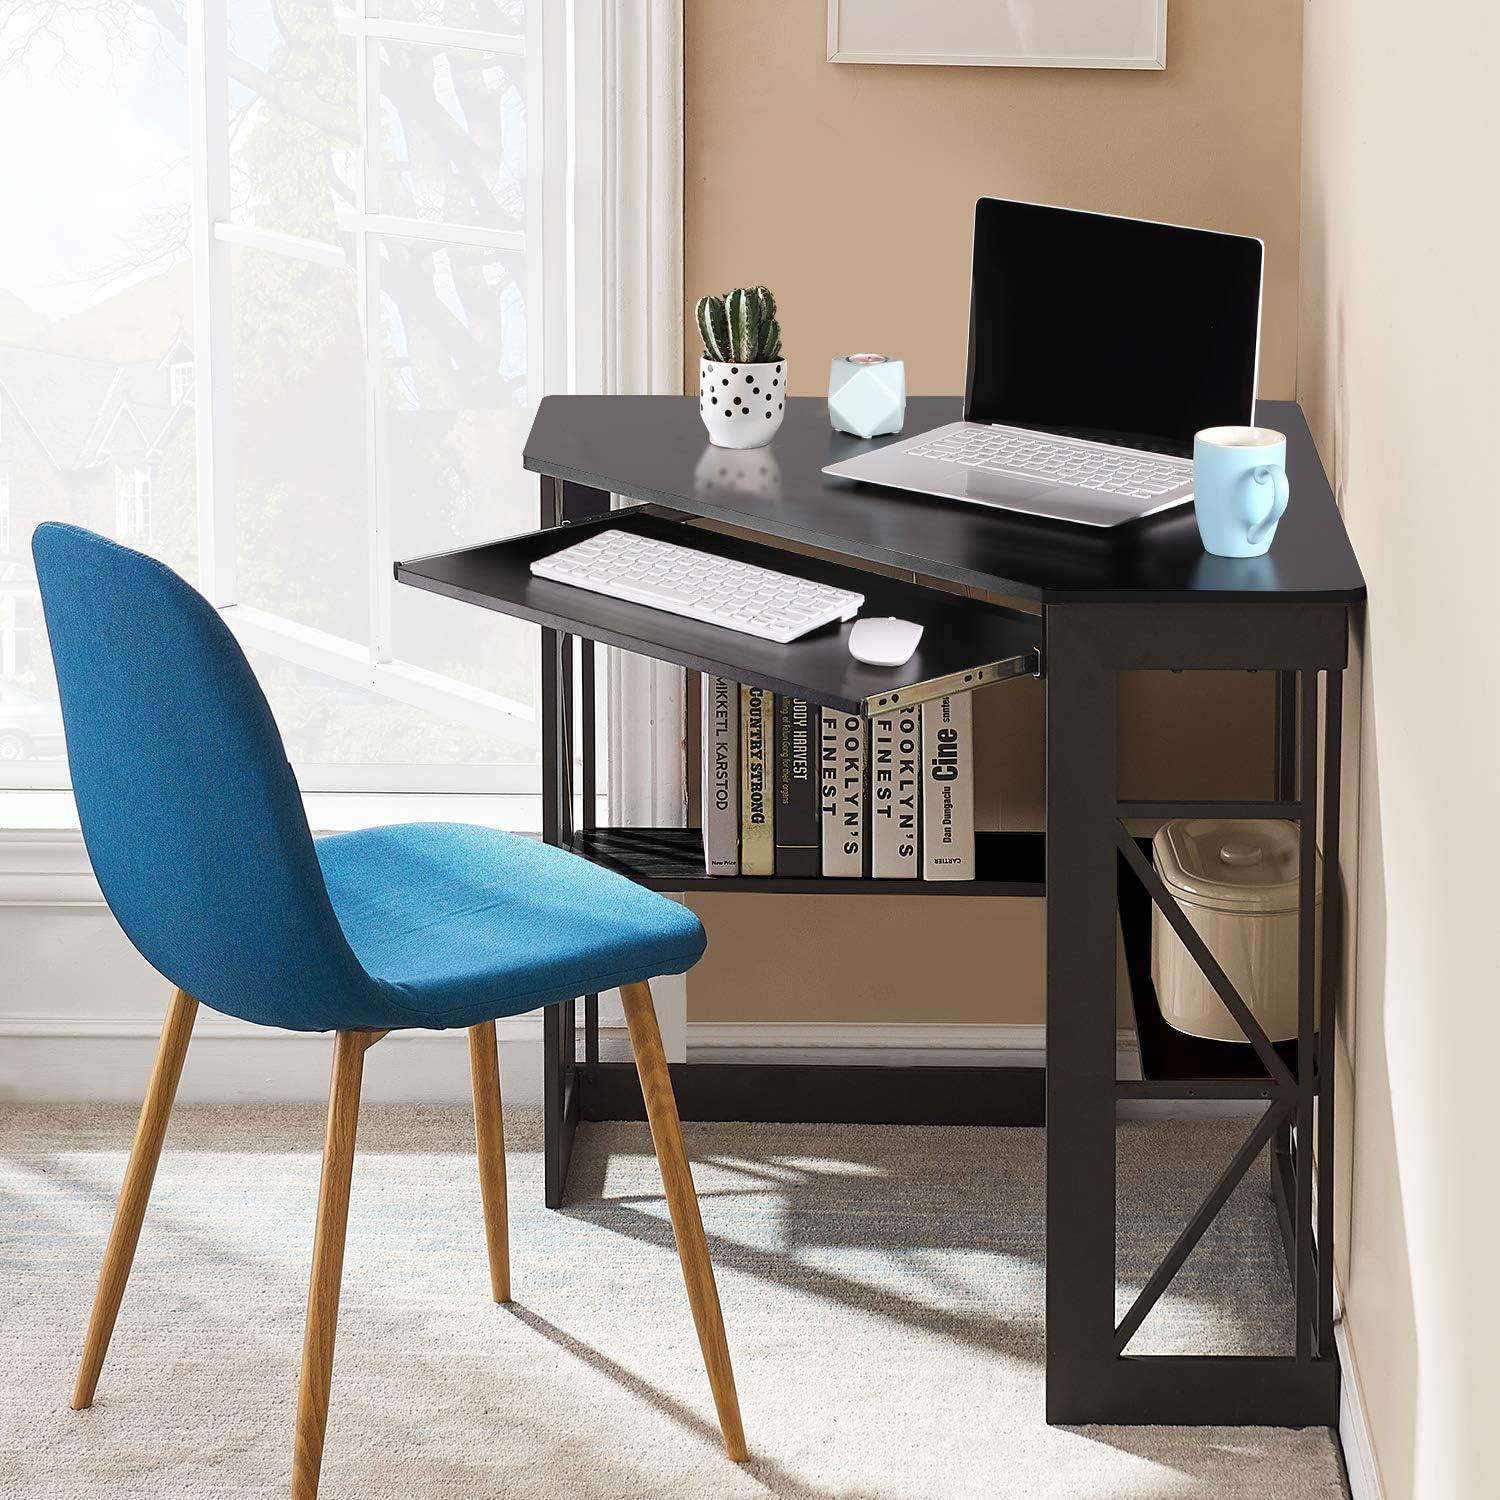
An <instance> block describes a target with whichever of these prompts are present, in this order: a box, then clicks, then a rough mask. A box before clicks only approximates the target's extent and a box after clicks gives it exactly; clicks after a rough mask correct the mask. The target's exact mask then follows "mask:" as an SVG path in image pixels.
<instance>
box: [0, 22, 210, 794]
mask: <svg viewBox="0 0 1500 1500" xmlns="http://www.w3.org/2000/svg"><path fill="white" fill-rule="evenodd" d="M0 181H4V183H5V184H6V194H7V200H8V202H9V203H10V204H11V206H12V209H13V212H11V213H10V214H8V215H7V217H6V223H5V232H4V233H3V234H0V786H12V787H15V786H20V787H43V786H65V785H66V784H67V779H66V778H67V769H66V764H65V761H64V758H63V745H62V720H61V716H60V714H59V712H58V708H57V687H56V679H55V678H54V676H53V672H52V661H51V657H50V654H49V652H48V649H47V642H46V634H45V631H44V628H43V622H42V612H41V601H40V598H39V596H38V594H37V588H36V575H35V573H34V571H33V568H32V564H31V534H32V532H33V531H34V530H35V528H36V526H37V524H38V523H39V522H41V521H46V520H61V521H71V522H73V523H75V524H77V525H81V526H87V527H89V528H91V529H92V530H95V531H99V532H102V533H103V534H104V535H106V536H113V537H118V538H119V539H120V540H122V541H126V542H129V543H131V544H132V545H134V546H137V547H141V548H143V549H145V550H146V551H149V552H152V553H154V554H155V555H156V556H158V557H160V558H162V559H163V560H164V561H166V562H167V563H169V564H170V565H171V566H172V567H174V568H177V569H178V570H179V571H181V572H184V573H186V574H187V576H188V577H189V578H192V577H194V576H195V575H196V569H197V530H196V516H197V506H196V488H195V468H194V456H193V406H192V399H193V393H192V389H191V386H190V385H188V386H186V387H185V386H184V385H183V383H182V381H181V379H180V378H179V379H178V380H177V381H176V382H175V383H174V381H173V377H172V370H173V368H174V367H176V366H180V365H182V364H188V365H190V364H191V362H192V358H193V303H192V278H191V271H190V267H189V265H188V261H187V250H186V234H187V224H188V205H189V202H190V198H191V193H190V188H189V176H188V146H187V88H186V80H185V78H184V75H183V71H182V56H181V52H180V51H179V50H178V49H177V48H176V45H175V43H173V42H172V40H171V38H170V37H169V36H168V34H167V33H166V32H165V31H164V30H163V29H162V28H161V27H160V26H159V25H158V24H157V23H156V21H154V20H153V19H151V18H150V17H149V15H148V14H147V13H146V12H145V11H143V10H138V9H136V8H134V7H128V6H119V7H113V8H111V9H110V10H109V12H108V13H106V12H105V11H104V10H102V9H99V10H90V9H86V8H84V7H77V8H61V9H60V8H58V7H42V6H7V5H0Z"/></svg>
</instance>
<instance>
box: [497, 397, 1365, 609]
mask: <svg viewBox="0 0 1500 1500" xmlns="http://www.w3.org/2000/svg"><path fill="white" fill-rule="evenodd" d="M961 407H962V403H961V402H960V400H959V399H958V398H957V397H956V396H916V397H912V398H911V399H910V400H908V402H907V403H906V428H905V432H906V433H907V434H912V433H917V432H921V431H923V430H924V429H926V428H929V427H937V426H940V425H942V424H943V423H944V422H951V421H955V420H957V419H958V417H959V416H960V415H961ZM1257 416H1258V418H1259V420H1260V421H1261V422H1262V423H1263V424H1265V425H1266V426H1269V427H1275V428H1277V429H1279V430H1280V431H1282V432H1284V433H1286V436H1287V475H1288V478H1289V479H1290V480H1291V488H1292V503H1291V505H1290V506H1289V507H1288V509H1287V512H1286V515H1285V516H1284V517H1283V518H1282V521H1281V525H1280V527H1279V528H1278V530H1277V533H1276V540H1275V542H1274V543H1273V544H1272V546H1271V550H1270V552H1268V553H1267V554H1266V556H1264V557H1255V558H1225V557H1211V556H1209V555H1208V554H1207V553H1205V552H1204V550H1203V546H1202V543H1201V542H1200V541H1199V539H1198V528H1197V525H1196V523H1195V522H1194V520H1193V513H1192V507H1191V506H1187V507H1182V508H1179V509H1177V510H1175V511H1172V512H1169V513H1168V514H1166V515H1163V516H1155V517H1148V518H1147V519H1145V520H1143V521H1138V522H1135V523H1133V524H1131V525H1128V526H1121V527H1118V528H1116V529H1114V530H1112V531H1109V532H1098V531H1094V530H1092V529H1086V528H1084V527H1081V526H1070V525H1067V524H1065V523H1062V522H1050V521H1042V520H1037V519H1034V518H1032V517H1027V516H1019V515H1013V514H1007V513H1005V512H1001V511H995V510H991V509H988V508H986V507H981V506H975V505H970V504H967V503H965V502H963V501H957V500H943V499H938V498H934V497H931V496H927V495H906V494H901V493H899V492H897V491H894V490H884V489H876V488H873V487H871V486H868V485H857V484H853V483H851V482H849V481H847V480H838V479H830V478H828V477H827V476H826V475H824V474H823V473H822V468H823V466H824V465H825V464H829V463H834V462H836V461H838V460H839V459H842V458H848V457H850V456H852V455H853V454H855V453H857V452H861V451H864V450H866V449H867V448H871V447H878V446H879V445H880V444H882V443H884V442H889V441H892V439H889V438H874V439H872V440H871V441H870V442H869V443H866V442H864V441H862V440H861V439H859V438H851V437H847V436H845V435H844V434H842V433H837V432H834V431H833V430H832V429H831V428H830V427H829V425H828V414H827V403H826V402H825V401H823V400H822V398H821V397H812V396H798V397H793V398H791V399H790V400H789V401H788V402H787V411H786V421H785V423H784V424H783V426H782V428H781V431H780V432H779V433H778V434H777V435H776V438H775V440H774V441H773V442H772V443H771V445H770V446H769V447H767V448H758V449H752V450H750V451H748V452H745V453H736V452H732V451H730V450H728V449H724V448H715V447H712V446H711V445H710V444H709V442H708V438H707V436H706V434H705V433H704V431H703V424H702V422H701V421H700V420H699V417H698V402H697V398H696V397H693V396H548V397H547V398H546V399H545V400H543V402H542V403H541V405H540V407H538V409H537V414H536V420H535V421H534V422H533V423H532V428H531V435H530V437H529V438H528V439H527V441H526V459H525V462H526V467H527V468H528V469H532V470H535V471H536V472H538V473H541V474H551V475H554V476H555V477H557V478H560V479H566V480H572V481H575V482H577V483H579V484H586V485H591V486H593V487H594V488H596V489H601V490H608V491H610V492H612V493H614V494H618V495H624V496H627V497H629V498H631V499H636V500H653V501H657V502H658V503H660V504H663V505H667V506H671V507H672V508H673V509H676V510H682V511H688V512H691V513H693V514H695V515H701V516H710V517H713V518H716V519H718V520H721V521H726V522H729V523H731V524H733V525H738V526H743V527H747V528H749V529H751V530H753V531H756V532H759V533H762V534H764V535H766V536H779V537H783V538H786V539H789V540H795V541H801V542H807V543H810V544H812V545H814V546H818V547H826V548H829V549H831V550H833V551H835V552H839V553H842V554H843V555H845V556H846V557H849V558H862V559H864V560H866V561H870V562H881V563H889V564H893V565H894V566H896V567H900V568H906V569H910V570H911V571H913V572H916V573H922V574H926V575H928V576H930V577H935V578H947V579H951V580H952V581H954V582H956V583H964V584H971V585H973V586H975V587H977V588H982V589H987V590H990V591H992V592H994V593H999V594H1006V595H1009V596H1011V597H1013V598H1019V599H1034V600H1039V601H1041V602H1043V603H1054V604H1060V603H1068V602H1077V603H1084V602H1090V603H1111V602H1118V603H1131V602H1134V603H1159V604H1202V603H1213V602H1215V601H1236V602H1240V603H1246V602H1265V603H1284V604H1285V603H1298V604H1316V603H1325V604H1353V603H1357V602H1358V601H1359V600H1361V599H1363V598H1364V597H1365V583H1364V577H1363V575H1362V574H1361V573H1360V570H1359V563H1358V562H1357V561H1356V559H1355V556H1354V549H1353V548H1352V547H1351V546H1350V544H1349V537H1348V535H1347V533H1346V532H1345V530H1344V523H1343V520H1342V518H1341V517H1340V516H1339V513H1338V507H1337V506H1336V505H1335V504H1334V500H1333V492H1332V491H1331V489H1330V488H1329V485H1328V479H1327V477H1326V475H1325V474H1324V472H1323V465H1322V463H1321V461H1320V460H1319V458H1318V452H1317V449H1316V447H1315V446H1314V444H1313V440H1312V435H1311V433H1309V432H1308V430H1307V423H1306V421H1305V420H1304V418H1303V416H1302V412H1301V409H1300V408H1299V407H1298V406H1297V405H1296V403H1295V402H1291V401H1262V402H1260V403H1259V405H1258V407H1257Z"/></svg>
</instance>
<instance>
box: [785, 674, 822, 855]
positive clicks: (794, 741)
mask: <svg viewBox="0 0 1500 1500" xmlns="http://www.w3.org/2000/svg"><path fill="white" fill-rule="evenodd" d="M817 712H818V710H817V709H816V708H814V707H813V705H812V704H811V703H809V702H808V701H807V699H806V698H787V697H783V696H782V695H781V694H779V693H778V694H777V696H776V873H777V874H778V875H782V876H788V877H791V878H797V877H805V876H809V875H816V874H818V872H819V870H820V869H821V868H822V864H823V861H822V852H823V851H822V842H821V838H820V833H819V828H818V780H817V775H818V766H817V741H816V736H815V733H814V730H813V715H814V714H816V713H817Z"/></svg>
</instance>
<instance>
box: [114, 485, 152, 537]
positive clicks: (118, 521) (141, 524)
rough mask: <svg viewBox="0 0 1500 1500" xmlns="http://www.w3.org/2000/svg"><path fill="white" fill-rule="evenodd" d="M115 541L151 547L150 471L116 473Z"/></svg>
mask: <svg viewBox="0 0 1500 1500" xmlns="http://www.w3.org/2000/svg"><path fill="white" fill-rule="evenodd" d="M115 539H116V540H117V541H121V542H124V543H125V544H126V545H127V546H130V547H149V546H150V545H151V470H150V469H148V468H142V467H137V468H117V469H116V470H115Z"/></svg>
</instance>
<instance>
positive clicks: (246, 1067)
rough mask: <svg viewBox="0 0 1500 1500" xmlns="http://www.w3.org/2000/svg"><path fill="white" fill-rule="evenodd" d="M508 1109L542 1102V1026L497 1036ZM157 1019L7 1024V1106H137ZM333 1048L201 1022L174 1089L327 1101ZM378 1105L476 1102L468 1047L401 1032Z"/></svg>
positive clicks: (232, 1098) (372, 1068)
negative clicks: (471, 1088) (472, 1095)
mask: <svg viewBox="0 0 1500 1500" xmlns="http://www.w3.org/2000/svg"><path fill="white" fill-rule="evenodd" d="M496 1030H497V1034H498V1038H499V1045H500V1070H501V1076H502V1080H503V1088H504V1093H505V1097H506V1100H507V1102H509V1103H515V1104H521V1105H536V1104H539V1103H540V1102H541V1097H542V1089H541V1076H542V1024H541V1020H540V1017H538V1016H521V1017H517V1018H516V1019H514V1020H502V1021H500V1022H499V1023H498V1024H497V1028H496ZM160 1032H161V1018H160V1017H159V1016H156V1017H152V1016H87V1015H83V1016H42V1015H25V1014H12V1015H0V1103H10V1102H18V1101H25V1102H28V1103H32V1102H35V1103H98V1104H139V1103H140V1101H141V1098H142V1096H143V1094H144V1093H145V1088H146V1080H147V1078H148V1077H149V1076H150V1073H151V1064H152V1060H153V1059H154V1057H155V1055H156V1044H157V1038H158V1036H159V1035H160ZM331 1060H332V1042H331V1039H330V1038H329V1037H328V1036H327V1035H326V1034H325V1033H322V1032H307V1031H280V1030H277V1029H275V1028H273V1027H267V1026H251V1025H250V1024H249V1023H248V1022H245V1021H236V1020H233V1019H231V1018H230V1017H228V1016H218V1015H213V1014H211V1013H208V1012H204V1011H200V1012H199V1015H198V1019H197V1022H196V1023H195V1025H194V1027H193V1039H192V1042H191V1044H190V1045H189V1047H188V1055H187V1062H186V1064H185V1066H184V1068H183V1072H182V1082H181V1084H180V1086H179V1088H178V1095H177V1096H178V1098H179V1099H181V1100H182V1101H183V1102H184V1103H203V1104H235V1103H243V1104H251V1103H254V1104H287V1103H299V1102H317V1101H320V1100H323V1099H326V1098H327V1096H328V1071H329V1066H330V1063H331ZM363 1096H364V1099H365V1101H366V1102H367V1103H370V1104H466V1103H468V1102H469V1098H470V1094H469V1053H468V1035H467V1033H466V1032H463V1031H393V1032H392V1033H391V1034H390V1035H389V1036H388V1037H386V1039H385V1040H384V1041H383V1042H382V1043H381V1044H380V1046H379V1047H376V1048H374V1049H373V1050H372V1051H371V1052H370V1053H369V1055H368V1057H367V1059H366V1062H365V1078H364V1090H363Z"/></svg>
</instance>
